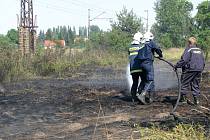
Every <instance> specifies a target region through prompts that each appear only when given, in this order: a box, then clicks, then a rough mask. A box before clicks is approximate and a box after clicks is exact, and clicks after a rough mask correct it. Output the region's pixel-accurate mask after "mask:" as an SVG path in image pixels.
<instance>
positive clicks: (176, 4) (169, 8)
mask: <svg viewBox="0 0 210 140" xmlns="http://www.w3.org/2000/svg"><path fill="white" fill-rule="evenodd" d="M154 9H155V12H156V23H155V25H153V32H154V34H155V36H156V37H157V38H156V39H157V40H158V42H159V43H160V44H161V45H163V46H165V47H169V45H168V44H166V43H164V42H165V40H167V41H166V42H168V41H169V42H170V41H171V42H172V44H173V47H179V46H183V44H184V41H185V39H186V37H188V36H189V34H190V32H191V31H192V30H193V24H192V23H193V21H192V18H191V16H190V12H191V11H192V9H193V5H192V3H191V2H189V1H187V0H158V1H157V2H156V3H155V8H154ZM161 41H162V42H161ZM170 47H171V45H170Z"/></svg>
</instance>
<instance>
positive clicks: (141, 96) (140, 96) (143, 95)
mask: <svg viewBox="0 0 210 140" xmlns="http://www.w3.org/2000/svg"><path fill="white" fill-rule="evenodd" d="M146 95H147V91H143V92H142V93H141V94H139V93H137V94H136V96H137V98H138V99H139V100H140V101H141V102H142V103H143V104H147V102H146V100H145V98H146Z"/></svg>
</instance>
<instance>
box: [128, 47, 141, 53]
mask: <svg viewBox="0 0 210 140" xmlns="http://www.w3.org/2000/svg"><path fill="white" fill-rule="evenodd" d="M138 50H139V47H131V48H129V51H130V52H131V51H138Z"/></svg>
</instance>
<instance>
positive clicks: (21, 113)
mask: <svg viewBox="0 0 210 140" xmlns="http://www.w3.org/2000/svg"><path fill="white" fill-rule="evenodd" d="M205 77H206V76H205ZM208 80H209V77H208V76H207V78H205V79H204V80H203V82H202V93H203V94H205V95H206V96H207V97H208V99H210V94H209V93H210V82H209V81H208ZM5 87H6V88H7V93H6V94H5V95H1V96H0V139H2V140H26V139H50V140H58V139H67V140H69V139H72V140H77V139H78V140H86V139H131V137H132V138H134V139H135V138H139V137H140V136H139V132H136V130H137V129H136V126H141V127H152V126H158V127H160V128H162V129H171V128H173V127H175V126H176V125H177V124H179V123H184V124H200V125H202V126H204V127H205V129H206V134H207V135H209V130H210V128H209V127H210V125H209V123H210V116H209V113H210V112H208V111H206V110H199V108H197V107H195V106H191V105H179V106H178V108H177V110H176V115H175V116H173V115H170V112H171V110H172V102H170V101H168V100H167V98H166V97H167V96H169V97H170V96H174V95H177V90H176V89H168V90H162V91H157V95H158V97H159V98H158V100H157V101H156V102H154V103H153V104H150V105H141V104H137V103H135V104H134V103H132V102H131V98H130V95H129V92H128V90H127V82H126V78H125V69H119V70H114V69H113V68H94V69H88V68H85V69H83V70H82V71H81V72H80V73H77V74H75V77H71V78H63V79H58V78H39V79H38V78H37V79H34V80H27V81H21V82H15V83H8V84H5ZM193 109H194V110H199V111H201V112H199V111H193Z"/></svg>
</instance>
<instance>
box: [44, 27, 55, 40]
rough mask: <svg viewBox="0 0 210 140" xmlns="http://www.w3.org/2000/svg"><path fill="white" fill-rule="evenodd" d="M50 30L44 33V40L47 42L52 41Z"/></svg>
mask: <svg viewBox="0 0 210 140" xmlns="http://www.w3.org/2000/svg"><path fill="white" fill-rule="evenodd" d="M52 37H53V35H52V30H51V29H48V30H47V32H46V35H45V39H47V40H52Z"/></svg>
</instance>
